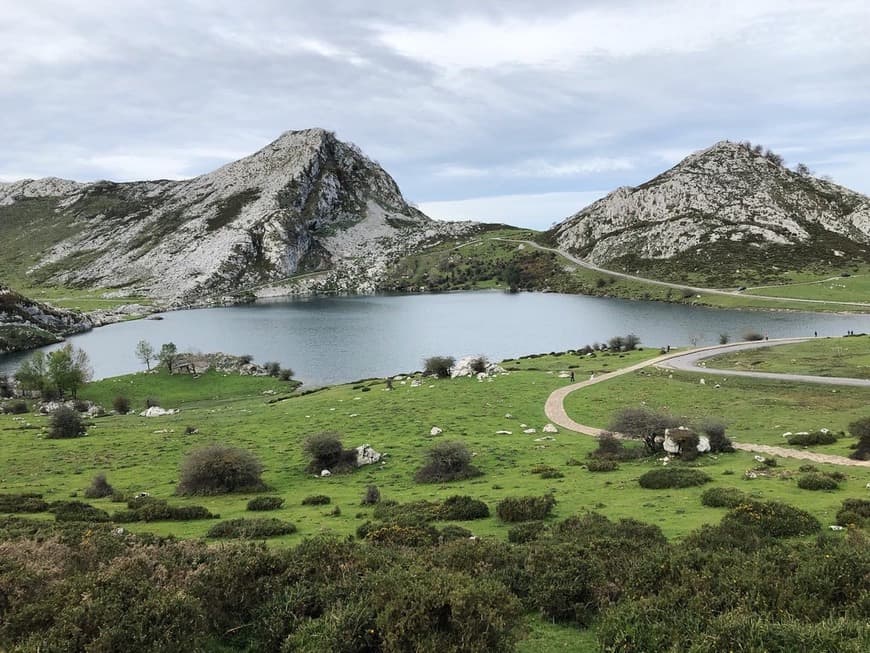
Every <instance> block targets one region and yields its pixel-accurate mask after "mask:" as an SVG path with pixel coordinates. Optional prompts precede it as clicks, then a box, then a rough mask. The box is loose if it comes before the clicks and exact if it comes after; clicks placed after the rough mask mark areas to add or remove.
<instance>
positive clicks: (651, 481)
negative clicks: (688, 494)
mask: <svg viewBox="0 0 870 653" xmlns="http://www.w3.org/2000/svg"><path fill="white" fill-rule="evenodd" d="M712 480H713V479H711V478H710V477H709V476H708V475H707V474H705V473H704V472H702V471H701V470H698V469H692V468H687V467H657V468H656V469H651V470H649V471H648V472H646V473H645V474H644V475H643V476H641V477H640V478H639V479H638V483H640V486H641V487H642V488H646V489H648V490H663V489H666V488H683V487H693V486H696V485H703V484H704V483H709V482H710V481H712Z"/></svg>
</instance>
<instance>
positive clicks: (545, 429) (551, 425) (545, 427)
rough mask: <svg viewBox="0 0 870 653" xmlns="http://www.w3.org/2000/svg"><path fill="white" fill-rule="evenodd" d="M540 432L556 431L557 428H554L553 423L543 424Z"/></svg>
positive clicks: (557, 430)
mask: <svg viewBox="0 0 870 653" xmlns="http://www.w3.org/2000/svg"><path fill="white" fill-rule="evenodd" d="M541 432H542V433H558V432H559V429H557V428H556V426H555V425H554V424H545V425H544V428H542V429H541Z"/></svg>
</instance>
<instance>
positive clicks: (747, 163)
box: [548, 141, 870, 284]
mask: <svg viewBox="0 0 870 653" xmlns="http://www.w3.org/2000/svg"><path fill="white" fill-rule="evenodd" d="M548 236H549V238H550V240H552V241H554V242H555V243H556V244H557V245H558V246H559V247H561V248H564V249H567V250H568V251H570V252H572V253H574V254H577V255H579V256H581V257H583V258H585V259H587V260H589V261H590V262H592V263H595V264H597V265H600V266H602V267H607V268H611V269H623V270H625V271H629V272H631V273H641V274H643V275H644V276H655V277H658V278H662V279H668V280H674V281H684V280H687V279H690V280H693V281H698V282H701V281H706V282H711V283H716V282H718V283H721V284H732V283H735V284H740V283H743V282H746V281H750V280H751V281H762V280H775V279H777V278H779V275H780V274H781V273H782V272H783V271H785V270H795V269H809V268H813V269H842V268H844V267H846V266H847V265H850V264H856V263H859V262H861V263H863V262H867V261H868V260H870V254H868V251H870V199H868V197H866V196H865V195H861V194H860V193H856V192H854V191H851V190H849V189H847V188H844V187H842V186H838V185H836V184H834V183H831V182H828V181H824V180H821V179H816V178H814V177H811V176H809V175H805V174H798V173H796V172H793V171H791V170H789V169H788V168H785V167H783V166H782V164H781V160H778V159H777V157H776V156H770V155H768V156H765V155H764V154H762V153H759V152H758V150H757V149H753V148H751V147H750V146H749V145H748V144H742V143H732V142H729V141H723V142H720V143H717V144H715V145H714V146H712V147H710V148H708V149H706V150H702V151H699V152H696V153H694V154H692V155H690V156H689V157H687V158H686V159H684V160H683V161H681V162H680V163H679V164H677V165H676V166H674V167H673V168H671V169H670V170H668V171H667V172H665V173H663V174H661V175H659V176H658V177H655V178H654V179H652V180H650V181H648V182H646V183H644V184H642V185H640V186H637V187H623V188H618V189H617V190H615V191H613V192H612V193H610V194H609V195H607V196H606V197H604V198H602V199H600V200H598V201H597V202H595V203H593V204H591V205H590V206H588V207H586V208H585V209H583V210H581V211H580V212H579V213H576V214H575V215H573V216H571V217H569V218H567V219H566V220H564V221H563V222H561V223H560V224H558V225H557V226H556V227H554V228H553V229H552V230H551V231H550V232H549V233H548Z"/></svg>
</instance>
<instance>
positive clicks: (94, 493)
mask: <svg viewBox="0 0 870 653" xmlns="http://www.w3.org/2000/svg"><path fill="white" fill-rule="evenodd" d="M114 493H115V490H114V488H112V486H111V485H109V482H108V481H107V480H106V475H105V474H97V475H96V476H94V478H93V480H92V481H91V484H90V486H88V488H87V489H86V490H85V498H86V499H102V498H103V497H110V496H112V495H113V494H114Z"/></svg>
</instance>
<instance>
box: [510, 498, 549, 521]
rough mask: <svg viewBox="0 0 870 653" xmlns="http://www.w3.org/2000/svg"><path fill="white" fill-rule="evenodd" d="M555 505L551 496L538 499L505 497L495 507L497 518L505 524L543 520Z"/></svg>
mask: <svg viewBox="0 0 870 653" xmlns="http://www.w3.org/2000/svg"><path fill="white" fill-rule="evenodd" d="M555 505H556V499H555V497H553V495H552V494H545V495H543V496H540V497H506V498H504V499H502V500H501V501H500V502H499V504H498V505H497V506H496V509H495V512H496V514H497V515H498V518H499V519H501V520H502V521H505V522H521V521H533V520H541V519H545V518H546V517H547V516H548V515H549V514H550V513H551V512H552V510H553V506H555Z"/></svg>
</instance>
